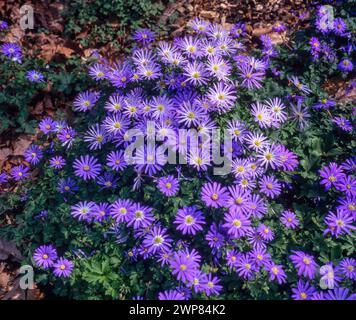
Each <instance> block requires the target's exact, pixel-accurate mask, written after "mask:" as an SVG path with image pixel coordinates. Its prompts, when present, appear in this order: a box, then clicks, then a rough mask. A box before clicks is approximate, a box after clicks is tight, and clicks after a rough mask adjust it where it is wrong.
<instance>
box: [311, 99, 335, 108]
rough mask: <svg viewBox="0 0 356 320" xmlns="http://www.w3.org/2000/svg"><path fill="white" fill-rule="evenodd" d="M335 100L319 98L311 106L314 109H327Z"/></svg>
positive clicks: (332, 105)
mask: <svg viewBox="0 0 356 320" xmlns="http://www.w3.org/2000/svg"><path fill="white" fill-rule="evenodd" d="M335 106H336V102H335V101H333V100H328V99H325V98H324V99H321V100H320V101H319V102H318V103H317V104H315V105H314V106H313V108H315V109H329V108H331V107H335Z"/></svg>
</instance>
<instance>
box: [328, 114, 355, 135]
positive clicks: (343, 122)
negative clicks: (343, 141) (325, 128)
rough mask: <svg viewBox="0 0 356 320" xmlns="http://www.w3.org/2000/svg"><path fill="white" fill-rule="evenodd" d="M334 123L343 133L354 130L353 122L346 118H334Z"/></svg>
mask: <svg viewBox="0 0 356 320" xmlns="http://www.w3.org/2000/svg"><path fill="white" fill-rule="evenodd" d="M333 122H334V123H335V124H336V125H337V126H338V127H339V128H340V129H341V130H343V131H346V132H351V131H352V130H353V126H352V124H351V122H350V121H349V120H347V119H346V118H344V117H334V119H333Z"/></svg>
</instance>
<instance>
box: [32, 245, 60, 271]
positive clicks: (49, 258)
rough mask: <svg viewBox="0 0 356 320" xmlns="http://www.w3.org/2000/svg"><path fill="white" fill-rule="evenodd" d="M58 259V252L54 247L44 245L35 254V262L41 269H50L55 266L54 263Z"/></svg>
mask: <svg viewBox="0 0 356 320" xmlns="http://www.w3.org/2000/svg"><path fill="white" fill-rule="evenodd" d="M56 259H57V250H56V249H55V248H54V247H53V246H52V245H48V246H46V245H43V246H40V247H38V248H37V249H36V250H35V252H34V254H33V260H35V262H36V264H37V265H38V266H39V267H42V268H44V269H48V268H50V267H52V266H53V265H54V261H55V260H56Z"/></svg>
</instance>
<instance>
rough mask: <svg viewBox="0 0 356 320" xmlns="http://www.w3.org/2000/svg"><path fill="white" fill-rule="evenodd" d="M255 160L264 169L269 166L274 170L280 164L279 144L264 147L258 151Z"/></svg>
mask: <svg viewBox="0 0 356 320" xmlns="http://www.w3.org/2000/svg"><path fill="white" fill-rule="evenodd" d="M257 160H258V162H259V163H260V164H261V165H262V166H264V167H265V168H266V169H267V168H269V167H271V168H272V169H274V170H275V169H276V168H278V167H279V166H280V165H281V161H280V148H279V146H277V145H274V144H272V145H270V146H268V147H266V148H265V149H263V150H261V151H259V153H258V155H257Z"/></svg>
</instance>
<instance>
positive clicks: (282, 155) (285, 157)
mask: <svg viewBox="0 0 356 320" xmlns="http://www.w3.org/2000/svg"><path fill="white" fill-rule="evenodd" d="M278 153H279V160H280V164H279V166H280V167H281V168H282V169H283V170H284V171H293V170H294V169H295V168H296V167H297V166H298V164H299V161H298V158H297V156H296V154H295V153H294V152H292V151H289V150H288V149H287V148H286V147H285V146H283V145H279V150H278Z"/></svg>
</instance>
